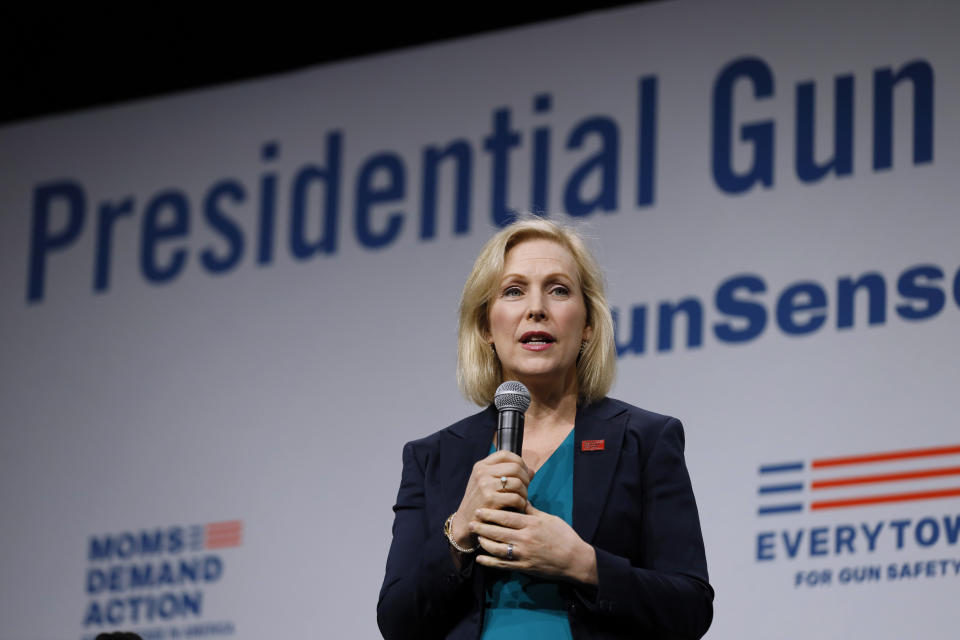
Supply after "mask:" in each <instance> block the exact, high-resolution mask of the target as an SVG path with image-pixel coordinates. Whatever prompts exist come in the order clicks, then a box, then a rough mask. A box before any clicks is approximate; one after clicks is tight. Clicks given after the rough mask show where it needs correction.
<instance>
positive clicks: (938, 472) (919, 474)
mask: <svg viewBox="0 0 960 640" xmlns="http://www.w3.org/2000/svg"><path fill="white" fill-rule="evenodd" d="M957 475H960V467H940V468H939V469H923V470H920V471H901V472H899V473H878V474H876V475H871V476H851V477H848V478H829V479H827V480H814V481H813V482H811V483H810V487H811V488H813V489H829V488H831V487H848V486H850V485H855V484H872V483H875V482H896V481H898V480H919V479H921V478H940V477H943V476H957Z"/></svg>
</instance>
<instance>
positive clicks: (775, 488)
mask: <svg viewBox="0 0 960 640" xmlns="http://www.w3.org/2000/svg"><path fill="white" fill-rule="evenodd" d="M788 491H803V483H802V482H797V483H795V484H767V485H762V486H761V487H760V489H759V492H760V495H763V494H765V493H786V492H788Z"/></svg>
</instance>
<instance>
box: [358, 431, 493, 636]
mask: <svg viewBox="0 0 960 640" xmlns="http://www.w3.org/2000/svg"><path fill="white" fill-rule="evenodd" d="M418 445H419V446H418ZM424 448H426V447H425V445H424V443H423V441H418V442H411V443H408V444H406V445H405V446H404V449H403V473H402V476H401V480H400V490H399V492H398V494H397V503H396V505H394V507H393V511H394V521H393V541H392V542H391V544H390V552H389V554H388V556H387V568H386V575H385V577H384V580H383V586H382V588H381V589H380V599H379V601H378V602H377V624H378V625H379V626H380V632H381V633H382V634H383V637H384V638H386V639H387V640H400V639H406V638H410V639H414V638H442V637H444V636H445V635H446V634H447V632H448V631H449V630H450V629H451V628H452V627H453V626H454V625H455V624H456V623H457V621H458V620H460V619H462V618H463V617H464V616H465V615H466V614H467V612H468V611H469V609H470V607H471V605H472V603H473V600H474V596H473V592H472V586H471V584H472V581H471V577H472V572H473V559H472V557H469V558H467V559H466V560H467V561H466V563H465V564H464V565H463V567H462V569H461V570H459V571H458V570H457V568H456V565H455V564H454V562H453V558H452V557H451V555H450V549H449V544H448V541H447V538H446V536H445V535H444V534H443V522H444V519H445V518H446V516H447V515H449V514H445V515H443V516H440V515H436V517H431V516H429V515H428V508H427V502H428V500H427V493H428V492H429V491H430V490H431V488H430V487H428V486H427V479H426V474H425V464H424V459H423V458H424V457H425V453H424V452H423V451H422V449H424ZM418 449H421V450H420V451H418ZM434 520H436V521H434Z"/></svg>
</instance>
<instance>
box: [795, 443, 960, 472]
mask: <svg viewBox="0 0 960 640" xmlns="http://www.w3.org/2000/svg"><path fill="white" fill-rule="evenodd" d="M956 453H960V445H950V446H947V447H930V448H926V449H903V450H901V451H887V452H885V453H868V454H864V455H859V456H844V457H841V458H821V459H819V460H814V461H813V463H812V464H811V465H810V466H811V467H812V468H814V469H822V468H823V467H839V466H843V465H848V464H866V463H869V462H887V461H889V460H906V459H909V458H927V457H930V456H946V455H951V454H956Z"/></svg>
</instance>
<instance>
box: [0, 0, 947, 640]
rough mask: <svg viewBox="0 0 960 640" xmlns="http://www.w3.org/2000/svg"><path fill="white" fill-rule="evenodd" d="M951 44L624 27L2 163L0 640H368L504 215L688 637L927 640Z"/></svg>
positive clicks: (685, 10) (186, 114)
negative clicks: (523, 230)
mask: <svg viewBox="0 0 960 640" xmlns="http://www.w3.org/2000/svg"><path fill="white" fill-rule="evenodd" d="M958 27H960V6H958V5H957V4H956V3H947V2H940V1H938V0H918V1H915V2H911V3H901V2H893V1H891V0H881V1H872V2H865V1H857V2H841V3H836V2H824V1H821V0H817V1H814V2H809V1H808V2H776V3H756V2H747V1H745V0H743V1H741V0H730V1H723V2H716V1H713V2H698V1H690V2H684V1H677V2H663V3H651V4H644V5H642V6H636V7H626V8H622V9H617V10H610V11H602V12H596V13H590V14H585V15H582V16H579V17H575V18H570V19H564V20H558V21H553V22H549V23H543V24H540V25H535V26H530V27H524V28H519V29H512V30H506V31H502V32H497V33H491V34H485V35H480V36H476V37H470V38H465V39H461V40H455V41H449V42H442V43H439V44H434V45H430V46H424V47H418V48H412V49H407V50H401V51H397V52H394V53H390V54H385V55H377V56H370V57H364V58H359V59H355V60H350V61H346V62H342V63H337V64H333V65H329V66H320V67H316V68H312V69H306V70H302V71H297V72H294V73H289V74H282V75H277V76H272V77H268V78H264V79H260V80H255V81H250V82H244V83H239V84H232V85H226V86H221V87H215V88H211V89H208V90H202V91H193V92H188V93H183V94H177V95H170V96H167V97H161V98H156V99H150V100H144V101H139V102H131V103H128V104H121V105H116V106H111V107H106V108H101V109H95V110H91V111H87V112H78V113H74V114H69V115H63V116H56V117H50V118H44V119H39V120H36V121H30V122H23V123H17V124H12V125H8V126H5V127H3V128H0V242H2V252H0V296H2V305H0V336H2V338H0V340H2V346H3V348H2V359H0V423H2V437H0V486H2V487H3V489H2V491H0V513H2V517H0V540H2V541H3V544H2V545H0V566H2V567H3V570H2V572H0V589H2V594H3V597H2V598H0V620H2V621H3V622H2V624H0V639H2V640H24V639H34V638H36V639H40V638H44V639H46V638H74V639H76V640H85V639H92V638H93V637H94V636H95V635H96V634H98V633H100V632H103V631H110V630H117V629H127V630H135V631H138V632H140V633H141V634H142V635H143V636H144V637H146V638H152V639H163V640H166V639H174V638H185V637H191V636H204V637H218V638H219V637H222V638H245V639H246V638H250V639H253V638H267V637H274V636H277V635H283V636H290V637H318V636H323V637H344V638H375V637H378V630H377V627H376V620H375V613H374V611H375V606H376V601H377V595H378V591H379V588H380V583H381V580H382V578H383V570H384V563H385V559H386V554H387V549H388V546H389V543H390V527H391V523H392V515H393V514H392V512H391V507H392V505H393V502H394V499H395V497H396V492H397V488H398V485H399V479H400V468H401V449H402V446H403V444H404V443H405V442H407V441H409V440H412V439H415V438H419V437H422V436H425V435H427V434H429V433H432V432H433V431H436V430H437V429H440V428H442V427H445V426H447V425H449V424H451V423H452V422H455V421H456V420H458V419H460V418H462V417H464V416H466V415H468V414H470V413H473V412H474V411H476V410H478V408H477V407H474V406H472V405H470V404H469V403H467V402H466V401H465V400H463V399H462V398H461V397H460V395H459V393H458V391H457V386H456V380H455V360H456V330H455V326H456V314H457V305H458V299H459V294H460V289H461V287H462V285H463V282H464V280H465V279H466V276H467V274H468V272H469V270H470V267H471V265H472V262H473V258H474V256H475V255H476V253H477V251H478V250H479V248H480V246H481V245H482V244H483V243H484V241H485V240H486V239H487V238H489V237H490V235H491V234H492V233H493V232H494V231H495V230H496V229H497V228H498V227H499V226H500V225H502V224H504V223H505V222H506V221H508V220H509V219H510V217H511V216H512V215H513V214H514V213H515V212H518V211H519V212H523V211H527V212H530V211H532V212H535V213H539V214H542V215H546V216H549V217H552V218H557V219H560V220H565V221H572V222H573V223H575V224H578V225H580V226H581V227H582V228H583V229H584V232H585V233H586V234H587V235H588V236H589V238H590V241H591V243H592V245H593V247H594V249H595V250H596V252H597V255H598V257H599V259H600V261H601V263H602V264H603V265H604V267H605V269H606V272H607V276H608V281H609V294H610V303H611V306H612V307H613V310H614V314H615V317H616V322H617V331H616V336H617V337H616V339H617V351H618V354H619V374H618V378H617V383H616V385H615V387H614V390H613V393H612V395H613V396H615V397H617V398H620V399H622V400H625V401H627V402H630V403H633V404H636V405H639V406H642V407H644V408H647V409H650V410H653V411H657V412H660V413H665V414H670V415H674V416H677V417H679V418H680V419H681V420H682V421H683V423H684V425H685V431H686V445H687V449H686V455H687V461H688V464H689V467H690V471H691V476H692V481H693V485H694V490H695V492H696V496H697V502H698V505H699V509H700V516H701V520H702V524H703V531H704V536H705V541H706V545H707V558H708V562H709V569H710V578H711V583H712V584H713V585H714V587H715V589H716V601H715V618H714V622H713V626H712V628H711V630H710V631H709V633H708V637H710V638H713V639H716V640H722V639H731V640H732V639H740V638H744V637H748V638H786V639H791V638H792V639H801V638H802V639H806V638H827V637H870V638H889V639H891V640H892V639H894V638H904V637H923V638H931V639H933V638H953V637H955V635H956V614H955V613H954V607H955V603H954V601H955V600H956V594H957V593H958V591H960V429H958V424H957V418H956V393H957V382H958V380H960V364H958V363H960V335H958V333H960V332H958V324H960V252H958V239H960V215H958V205H957V202H958V201H960V187H958V184H960V180H958V177H960V45H958V39H957V29H958Z"/></svg>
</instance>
